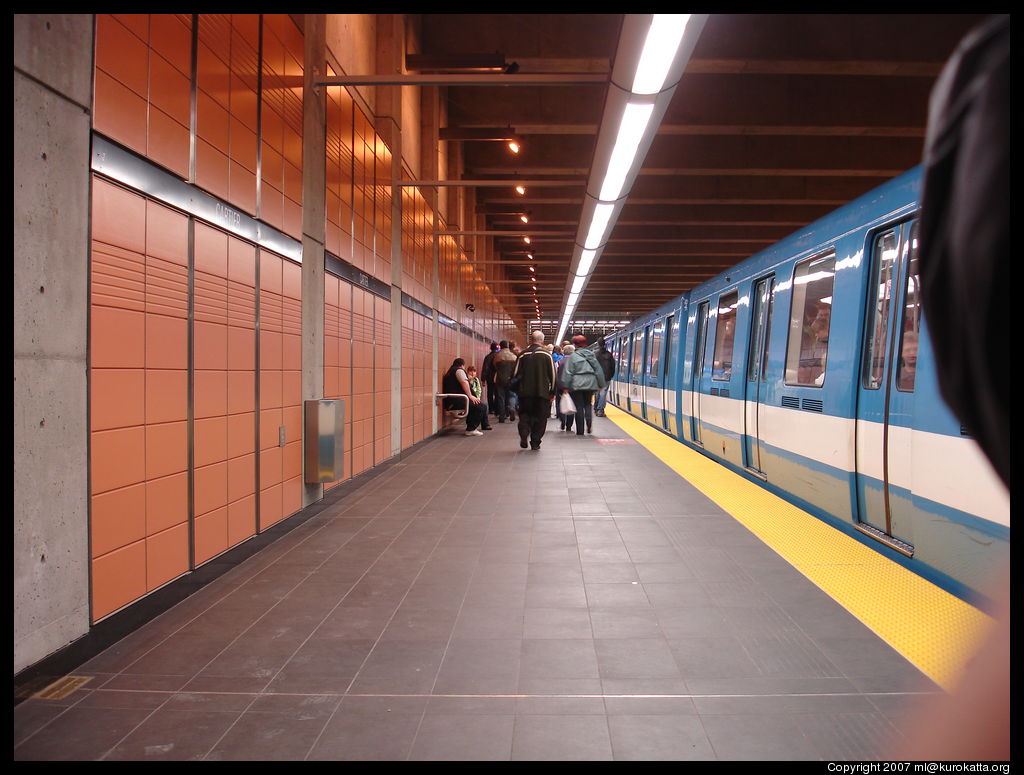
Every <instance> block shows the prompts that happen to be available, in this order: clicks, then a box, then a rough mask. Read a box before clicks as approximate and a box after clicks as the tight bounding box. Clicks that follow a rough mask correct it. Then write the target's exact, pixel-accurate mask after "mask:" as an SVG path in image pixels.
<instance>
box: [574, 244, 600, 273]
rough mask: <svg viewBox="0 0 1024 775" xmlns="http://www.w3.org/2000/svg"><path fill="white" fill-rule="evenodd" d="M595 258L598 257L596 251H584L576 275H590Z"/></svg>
mask: <svg viewBox="0 0 1024 775" xmlns="http://www.w3.org/2000/svg"><path fill="white" fill-rule="evenodd" d="M595 256H597V251H596V250H584V251H583V252H582V253H580V264H579V266H577V267H576V274H577V275H581V276H586V275H588V274H590V267H591V266H593V264H594V257H595Z"/></svg>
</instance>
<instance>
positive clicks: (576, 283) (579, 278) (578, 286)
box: [569, 274, 587, 293]
mask: <svg viewBox="0 0 1024 775" xmlns="http://www.w3.org/2000/svg"><path fill="white" fill-rule="evenodd" d="M586 281H587V276H586V275H585V274H582V275H576V278H575V279H574V280H573V281H572V289H571V290H570V291H569V293H579V292H580V291H582V290H583V283H585V282H586Z"/></svg>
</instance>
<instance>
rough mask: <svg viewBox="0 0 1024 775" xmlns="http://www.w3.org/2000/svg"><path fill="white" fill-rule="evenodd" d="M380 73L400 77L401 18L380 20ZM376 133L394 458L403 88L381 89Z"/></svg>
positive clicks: (398, 447) (398, 411) (398, 413)
mask: <svg viewBox="0 0 1024 775" xmlns="http://www.w3.org/2000/svg"><path fill="white" fill-rule="evenodd" d="M376 30H377V63H376V69H377V72H378V73H401V72H403V71H404V64H405V28H404V17H403V16H402V15H401V14H380V16H379V17H378V19H377V25H376ZM376 104H377V122H376V123H377V126H376V130H377V133H378V134H379V135H380V136H381V138H382V139H383V140H384V142H385V143H386V144H387V146H388V148H390V149H391V170H390V174H391V343H390V344H391V450H390V452H391V455H397V454H398V453H399V452H401V451H402V271H403V268H402V188H401V186H399V185H398V184H399V183H401V181H402V166H403V161H404V156H403V153H404V151H403V143H402V117H403V111H402V87H401V86H378V87H377V94H376Z"/></svg>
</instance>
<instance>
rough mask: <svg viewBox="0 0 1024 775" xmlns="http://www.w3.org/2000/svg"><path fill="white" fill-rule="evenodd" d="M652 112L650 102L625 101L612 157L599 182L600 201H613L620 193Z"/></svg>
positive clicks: (652, 107)
mask: <svg viewBox="0 0 1024 775" xmlns="http://www.w3.org/2000/svg"><path fill="white" fill-rule="evenodd" d="M653 113H654V105H653V104H651V103H647V104H646V105H643V104H638V103H635V102H629V103H626V109H625V110H624V111H623V113H622V121H621V122H620V123H619V133H618V135H617V136H616V138H615V147H614V148H613V149H612V157H611V159H609V161H608V171H607V172H605V175H604V182H603V183H602V184H601V194H600V198H601V200H602V201H604V202H613V201H615V200H616V199H618V198H619V197H620V196H621V195H622V189H623V187H624V186H625V183H626V176H627V175H628V174H629V172H630V170H631V169H632V167H633V160H634V159H635V158H636V154H637V151H638V150H639V149H640V141H641V140H643V137H644V133H645V132H646V131H647V124H648V123H649V122H650V120H651V115H652V114H653Z"/></svg>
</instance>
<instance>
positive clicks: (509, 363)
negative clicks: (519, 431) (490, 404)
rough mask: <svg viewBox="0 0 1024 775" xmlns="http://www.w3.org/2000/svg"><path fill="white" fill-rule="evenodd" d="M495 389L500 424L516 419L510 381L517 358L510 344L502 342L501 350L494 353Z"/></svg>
mask: <svg viewBox="0 0 1024 775" xmlns="http://www.w3.org/2000/svg"><path fill="white" fill-rule="evenodd" d="M491 363H492V365H493V366H494V388H495V396H494V399H495V403H496V404H497V406H495V411H496V412H497V413H498V422H505V419H506V418H507V419H509V420H515V419H516V408H515V404H513V403H512V391H511V390H510V389H509V381H510V380H511V379H512V373H513V372H514V371H515V369H516V356H515V355H514V354H513V353H512V347H511V346H510V345H509V343H508V342H506V341H504V340H502V342H501V349H500V350H498V351H497V352H496V353H494V360H493V361H491Z"/></svg>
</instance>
